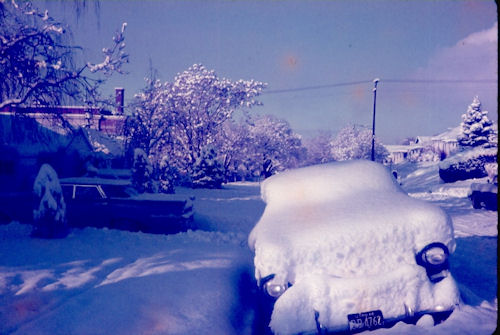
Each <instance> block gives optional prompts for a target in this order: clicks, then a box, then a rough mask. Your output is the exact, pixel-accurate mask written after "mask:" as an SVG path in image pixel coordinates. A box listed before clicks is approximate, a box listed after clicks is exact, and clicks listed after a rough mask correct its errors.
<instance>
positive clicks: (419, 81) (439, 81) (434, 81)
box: [262, 79, 498, 95]
mask: <svg viewBox="0 0 500 335" xmlns="http://www.w3.org/2000/svg"><path fill="white" fill-rule="evenodd" d="M372 82H373V80H359V81H349V82H340V83H333V84H325V85H315V86H303V87H295V88H285V89H276V90H269V91H264V92H262V94H263V95H264V94H280V93H290V92H301V91H311V90H318V89H324V88H335V87H343V86H352V85H359V84H368V83H372ZM379 82H380V83H384V82H385V83H400V84H462V85H464V84H497V83H498V80H495V79H477V80H470V79H380V80H379Z"/></svg>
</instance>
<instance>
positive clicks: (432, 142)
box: [385, 126, 461, 164]
mask: <svg viewBox="0 0 500 335" xmlns="http://www.w3.org/2000/svg"><path fill="white" fill-rule="evenodd" d="M460 129H461V128H460V126H458V127H455V128H450V129H448V130H447V131H445V132H443V133H441V134H438V135H434V136H417V137H416V139H415V141H411V142H409V144H404V145H386V146H385V147H386V148H387V150H388V151H389V158H388V163H392V164H400V163H403V162H406V161H412V160H418V157H420V156H421V155H422V154H423V153H424V151H429V150H430V151H432V152H434V153H435V154H437V155H439V158H441V159H443V158H446V157H448V156H449V155H450V154H452V153H454V152H456V151H458V150H459V145H458V141H457V137H458V135H459V134H460V131H461V130H460Z"/></svg>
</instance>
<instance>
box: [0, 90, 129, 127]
mask: <svg viewBox="0 0 500 335" xmlns="http://www.w3.org/2000/svg"><path fill="white" fill-rule="evenodd" d="M123 111H124V89H123V88H120V87H118V88H115V107H114V110H113V111H109V110H105V109H103V108H95V107H89V106H59V107H48V106H6V107H4V108H2V109H0V115H20V116H29V117H30V118H33V119H35V120H37V121H38V122H39V123H40V124H42V125H43V126H45V127H48V128H50V129H53V130H55V131H57V132H62V133H65V128H67V127H65V123H66V122H67V123H68V124H69V125H71V126H73V127H74V128H79V127H80V128H90V129H95V130H98V131H100V132H103V133H105V134H107V135H111V136H120V135H122V134H123V127H124V125H125V121H126V116H125V115H124V112H123ZM66 126H67V124H66Z"/></svg>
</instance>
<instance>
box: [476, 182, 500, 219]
mask: <svg viewBox="0 0 500 335" xmlns="http://www.w3.org/2000/svg"><path fill="white" fill-rule="evenodd" d="M497 178H498V177H496V176H495V178H494V179H493V181H492V182H489V183H472V184H471V185H470V192H469V199H470V200H471V201H472V207H474V208H475V209H481V208H485V209H488V210H492V211H497V210H498V179H497Z"/></svg>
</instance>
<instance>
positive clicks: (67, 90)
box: [0, 0, 128, 108]
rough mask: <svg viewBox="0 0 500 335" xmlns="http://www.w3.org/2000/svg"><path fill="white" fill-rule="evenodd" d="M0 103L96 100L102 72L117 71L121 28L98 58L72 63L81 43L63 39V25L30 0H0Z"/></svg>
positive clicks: (120, 57) (120, 58) (121, 61)
mask: <svg viewBox="0 0 500 335" xmlns="http://www.w3.org/2000/svg"><path fill="white" fill-rule="evenodd" d="M0 14H1V15H0V73H2V81H0V108H2V107H5V106H12V105H23V104H25V105H56V104H61V103H63V102H66V101H68V100H69V101H77V102H80V103H81V102H84V101H98V99H99V97H98V88H99V86H100V85H101V84H102V83H103V82H104V80H105V79H103V78H102V77H99V76H98V73H102V74H104V75H105V76H110V75H111V74H112V73H115V72H118V73H123V70H122V66H123V65H124V64H125V63H127V62H128V55H127V54H126V53H125V52H124V48H125V42H124V35H123V33H124V28H125V26H126V24H124V25H123V26H122V29H121V31H119V32H117V33H116V35H115V37H114V38H113V46H112V47H111V48H109V49H104V50H103V52H104V61H103V62H101V63H99V64H91V63H87V64H84V65H77V64H76V57H75V55H76V53H77V52H79V51H81V48H79V47H77V46H73V45H71V44H70V43H69V37H68V32H67V28H65V27H63V25H62V24H61V23H60V22H58V21H57V20H55V19H54V18H52V17H51V16H50V15H49V13H48V11H47V10H45V11H39V10H38V9H37V8H35V7H34V6H33V4H32V2H30V1H22V2H20V3H19V4H18V3H16V2H15V1H14V0H11V1H2V2H0Z"/></svg>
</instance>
